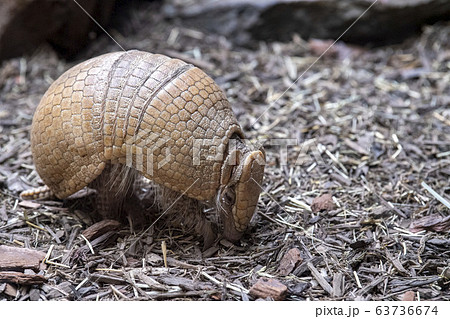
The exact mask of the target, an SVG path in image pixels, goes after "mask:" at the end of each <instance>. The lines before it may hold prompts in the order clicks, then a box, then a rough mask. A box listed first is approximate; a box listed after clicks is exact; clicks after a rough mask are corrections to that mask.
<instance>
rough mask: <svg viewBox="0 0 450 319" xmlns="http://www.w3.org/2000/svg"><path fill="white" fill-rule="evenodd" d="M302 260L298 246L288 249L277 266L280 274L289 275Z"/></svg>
mask: <svg viewBox="0 0 450 319" xmlns="http://www.w3.org/2000/svg"><path fill="white" fill-rule="evenodd" d="M302 261H303V259H302V257H301V256H300V250H299V249H298V248H291V249H289V250H288V251H287V252H286V253H285V254H284V256H283V258H282V259H281V261H280V265H279V267H278V272H279V274H280V275H281V276H287V275H289V274H290V273H291V272H292V271H293V270H294V269H295V267H296V266H297V265H299V264H300V263H301V262H302Z"/></svg>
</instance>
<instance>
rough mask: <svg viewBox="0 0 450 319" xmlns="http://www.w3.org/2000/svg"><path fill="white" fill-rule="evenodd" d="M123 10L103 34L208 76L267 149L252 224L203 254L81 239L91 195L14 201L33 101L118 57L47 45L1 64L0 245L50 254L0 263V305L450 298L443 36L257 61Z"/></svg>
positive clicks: (195, 243) (26, 156) (164, 238)
mask: <svg viewBox="0 0 450 319" xmlns="http://www.w3.org/2000/svg"><path fill="white" fill-rule="evenodd" d="M149 12H153V13H149ZM127 14H128V15H129V21H133V23H129V24H126V25H125V24H124V23H122V24H121V23H118V24H117V26H116V27H115V29H114V30H113V31H112V32H111V34H112V36H113V37H114V38H115V39H116V40H117V41H118V42H119V43H120V44H121V45H122V46H123V47H125V48H127V49H131V48H136V49H141V50H145V51H150V52H156V53H163V54H167V55H170V56H173V57H177V58H181V59H184V60H186V61H188V62H190V63H193V64H195V65H198V66H199V67H201V68H202V69H203V70H204V71H205V72H206V73H208V74H209V75H211V76H212V77H213V78H214V79H215V80H216V81H217V83H218V84H219V85H220V86H221V87H222V88H223V90H225V92H226V94H227V96H228V97H229V100H230V101H231V104H232V105H233V109H234V111H235V113H236V114H237V117H238V120H239V122H240V123H241V125H242V127H243V129H244V131H245V132H246V133H247V136H248V138H249V139H251V140H253V141H260V142H262V143H263V144H264V146H265V150H266V153H267V166H266V175H265V180H264V191H263V192H262V194H261V199H260V202H259V205H258V210H257V213H256V214H255V217H254V219H253V221H252V223H251V226H250V228H249V230H248V231H247V232H246V234H245V236H244V237H243V239H242V241H241V243H240V245H238V246H236V245H233V244H231V243H229V242H227V241H226V240H220V241H219V242H217V243H216V244H215V245H214V246H213V247H212V248H210V249H208V250H206V251H202V250H201V240H200V239H199V238H196V237H194V236H192V235H189V234H184V233H182V232H181V231H180V230H178V229H173V228H167V227H164V225H163V224H160V223H156V224H155V225H153V226H152V227H150V228H148V229H145V230H139V229H137V228H136V227H130V226H129V225H122V226H119V225H116V224H114V223H109V224H108V223H104V224H101V225H100V226H99V225H98V224H96V225H95V226H94V229H92V228H90V229H89V231H87V232H86V231H85V230H86V229H87V228H88V227H89V226H91V225H92V224H93V221H92V220H91V218H90V217H89V216H90V214H89V211H90V209H91V208H90V206H89V204H88V202H89V201H90V197H89V196H87V197H82V196H81V198H79V199H71V200H67V201H64V202H63V201H59V200H54V201H40V202H26V201H22V200H20V199H19V197H18V194H19V193H20V192H21V191H22V190H24V189H27V188H30V187H32V186H39V185H42V184H41V181H40V179H39V177H38V176H37V174H36V172H35V171H34V170H33V161H32V157H31V152H30V143H29V130H30V125H31V120H32V114H33V111H34V109H35V107H36V106H37V104H38V103H39V99H40V97H41V96H42V95H43V93H44V92H45V90H46V89H47V88H48V86H49V85H50V84H51V83H52V81H53V80H54V79H56V78H57V77H58V76H59V75H60V74H61V73H62V72H63V71H64V70H66V69H68V68H70V67H71V66H73V65H74V64H76V63H78V62H79V61H81V60H83V59H85V58H87V57H90V56H95V55H98V54H101V53H105V52H110V51H117V50H120V49H119V48H118V47H117V46H116V45H115V43H114V42H113V41H112V40H111V39H110V38H108V37H107V36H106V35H100V36H99V37H98V39H97V40H96V41H94V43H93V44H92V45H91V46H90V47H89V48H87V50H86V51H85V52H83V54H82V55H81V56H80V57H79V58H78V59H77V61H74V62H69V63H68V62H66V61H64V60H61V59H59V58H58V56H57V55H56V54H55V53H54V52H53V51H52V49H51V48H49V47H46V46H43V47H41V48H38V49H37V50H36V52H35V53H34V54H33V55H31V56H25V57H21V58H16V59H12V60H8V61H5V62H3V64H2V65H1V67H0V244H1V245H2V246H0V248H2V247H3V250H4V251H3V253H4V254H6V252H8V253H9V254H12V255H14V252H15V251H17V249H15V248H22V247H24V248H29V249H32V250H33V251H36V250H37V251H41V252H43V253H42V254H38V256H41V259H40V260H42V259H44V256H45V259H44V262H43V263H41V264H40V265H39V262H38V264H37V265H36V264H35V263H34V264H27V265H21V266H20V267H19V266H17V265H16V266H15V268H17V269H12V268H14V267H9V268H8V265H6V266H5V262H3V269H2V268H1V267H2V262H1V261H0V299H8V300H28V299H31V300H39V299H41V300H51V299H56V300H64V299H70V300H97V299H100V300H116V299H121V300H127V299H133V300H134V299H158V300H254V299H258V298H266V299H271V298H273V299H287V300H307V299H308V300H402V299H405V300H406V299H413V298H415V299H416V300H417V299H420V300H450V268H449V267H450V249H449V247H450V237H449V230H450V217H449V212H450V207H449V206H450V204H449V203H448V202H449V197H450V196H449V195H450V185H449V177H450V108H449V105H450V86H449V83H450V43H449V42H448V39H450V24H440V25H435V26H429V27H425V28H424V29H423V32H422V34H421V35H419V36H417V37H415V38H412V39H407V40H405V42H404V43H402V44H399V45H395V46H388V47H382V48H374V49H367V48H362V47H354V46H350V45H346V44H344V43H338V44H336V45H335V46H333V47H332V48H331V49H330V50H328V51H326V49H327V47H328V45H329V44H331V42H327V41H318V40H310V41H305V40H303V39H301V38H299V37H295V36H294V37H293V39H292V41H291V42H289V43H276V42H275V43H263V42H261V43H254V44H252V45H253V46H252V49H250V48H243V47H235V46H233V45H232V44H231V43H230V42H229V41H228V40H227V39H225V38H223V37H217V36H216V35H213V34H206V33H204V32H201V31H198V30H192V29H187V28H184V27H183V24H182V22H179V21H165V20H164V19H162V18H161V17H160V16H159V15H158V14H157V8H155V7H153V6H152V5H151V4H140V5H139V7H136V8H134V9H132V10H130V12H128V13H127ZM149 26H151V27H149ZM325 51H326V52H325ZM323 53H324V54H323ZM322 54H323V56H322V57H321V58H320V59H318V57H319V56H321V55H322ZM298 77H300V79H299V80H298V81H297V82H294V81H295V80H296V79H297V78H298ZM95 227H97V228H95ZM82 235H83V236H82ZM6 246H7V247H8V249H6V250H5V247H6ZM11 249H12V250H11ZM0 253H1V251H0ZM34 253H36V252H34ZM33 256H34V258H36V256H35V255H33ZM8 260H9V259H8ZM33 262H35V259H33ZM30 278H31V279H30Z"/></svg>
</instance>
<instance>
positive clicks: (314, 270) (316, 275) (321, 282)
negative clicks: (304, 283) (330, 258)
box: [308, 262, 333, 295]
mask: <svg viewBox="0 0 450 319" xmlns="http://www.w3.org/2000/svg"><path fill="white" fill-rule="evenodd" d="M308 268H309V270H310V271H311V274H312V275H313V277H314V278H315V279H316V280H317V282H318V283H319V285H320V286H321V287H322V288H323V290H325V291H326V292H327V293H328V294H329V295H332V294H333V288H332V287H331V286H330V284H329V283H328V282H327V281H326V280H325V278H323V276H322V275H321V274H320V272H319V271H318V270H317V268H316V267H314V265H313V264H312V263H311V262H308Z"/></svg>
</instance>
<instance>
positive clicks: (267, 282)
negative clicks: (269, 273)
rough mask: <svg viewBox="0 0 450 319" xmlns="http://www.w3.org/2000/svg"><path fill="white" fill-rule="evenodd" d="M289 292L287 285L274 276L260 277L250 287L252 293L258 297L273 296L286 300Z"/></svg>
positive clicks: (276, 298) (275, 298)
mask: <svg viewBox="0 0 450 319" xmlns="http://www.w3.org/2000/svg"><path fill="white" fill-rule="evenodd" d="M286 294H287V287H286V286H285V285H284V284H282V283H281V282H279V281H278V280H276V279H273V278H260V279H259V280H258V281H257V282H256V283H255V284H254V285H253V286H252V288H250V295H252V296H254V297H257V298H267V297H271V298H272V299H273V300H284V299H285V298H286Z"/></svg>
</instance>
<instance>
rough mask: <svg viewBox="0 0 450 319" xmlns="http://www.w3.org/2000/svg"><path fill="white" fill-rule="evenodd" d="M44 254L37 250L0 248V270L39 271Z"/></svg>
mask: <svg viewBox="0 0 450 319" xmlns="http://www.w3.org/2000/svg"><path fill="white" fill-rule="evenodd" d="M44 258H45V253H44V252H42V251H38V250H33V249H27V248H17V247H11V246H4V245H3V246H0V270H23V269H26V268H29V269H34V270H39V265H40V263H41V262H42V260H43V259H44Z"/></svg>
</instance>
